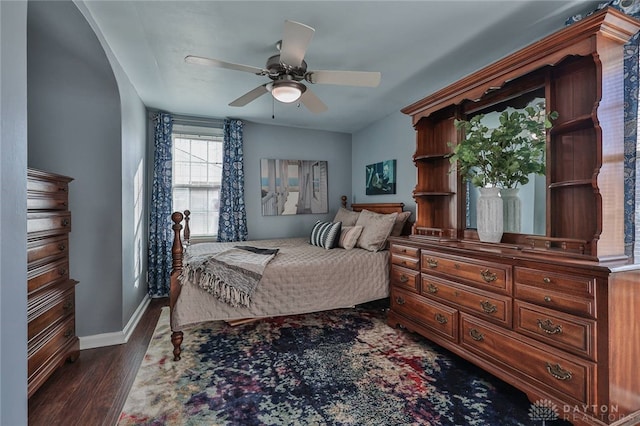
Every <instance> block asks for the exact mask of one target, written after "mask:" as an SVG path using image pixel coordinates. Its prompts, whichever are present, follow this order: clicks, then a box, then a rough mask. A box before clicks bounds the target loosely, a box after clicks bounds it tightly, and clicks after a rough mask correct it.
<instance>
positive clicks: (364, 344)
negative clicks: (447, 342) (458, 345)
mask: <svg viewBox="0 0 640 426" xmlns="http://www.w3.org/2000/svg"><path fill="white" fill-rule="evenodd" d="M169 334H170V330H169V325H168V310H167V308H165V309H163V313H162V316H161V317H160V320H159V322H158V326H157V328H156V330H155V332H154V335H153V338H152V340H151V343H150V345H149V349H148V351H147V354H146V355H145V359H144V361H143V363H142V366H141V367H140V370H139V372H138V375H137V376H136V379H135V382H134V385H133V388H132V389H131V392H130V394H129V397H128V399H127V401H126V403H125V406H124V409H123V411H122V414H121V416H120V421H119V425H121V426H124V425H243V426H246V425H434V426H435V425H478V426H479V425H490V426H496V425H534V424H538V425H540V424H542V422H539V421H536V422H534V421H532V420H531V418H530V408H531V404H530V402H529V401H528V400H527V399H526V397H525V396H524V394H522V393H521V392H519V391H517V390H515V389H514V388H512V387H511V386H509V385H507V384H505V383H504V382H501V381H500V380H498V379H496V378H494V377H492V376H491V375H489V374H487V373H485V372H483V371H482V370H480V369H478V368H476V367H475V366H473V365H471V364H470V363H468V362H466V361H464V360H462V359H460V358H459V357H457V356H455V355H453V354H451V353H450V352H448V351H446V350H444V349H442V348H440V347H438V346H436V345H433V344H431V343H429V342H428V341H427V340H425V339H423V338H421V337H420V336H417V335H415V334H411V333H408V332H406V331H402V330H397V329H393V328H390V327H389V326H387V324H386V322H385V318H384V312H383V311H382V310H380V309H379V308H378V309H376V308H357V309H341V310H334V311H328V312H321V313H315V314H308V315H298V316H289V317H280V318H271V319H265V320H261V321H256V322H253V323H249V324H245V325H242V326H237V327H231V326H229V325H227V324H226V323H223V322H215V323H208V324H205V325H203V326H200V327H197V328H194V329H192V330H189V331H187V332H185V340H184V345H183V353H182V360H181V361H178V362H174V361H173V360H172V346H171V342H170V338H169ZM547 424H551V423H550V422H547Z"/></svg>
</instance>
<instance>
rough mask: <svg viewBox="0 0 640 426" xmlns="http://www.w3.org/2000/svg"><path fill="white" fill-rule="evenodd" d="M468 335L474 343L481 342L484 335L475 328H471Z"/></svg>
mask: <svg viewBox="0 0 640 426" xmlns="http://www.w3.org/2000/svg"><path fill="white" fill-rule="evenodd" d="M469 335H470V336H471V338H472V339H473V340H475V341H476V342H482V341H483V340H484V334H482V333H480V332H479V331H478V330H476V329H475V328H472V329H471V330H469Z"/></svg>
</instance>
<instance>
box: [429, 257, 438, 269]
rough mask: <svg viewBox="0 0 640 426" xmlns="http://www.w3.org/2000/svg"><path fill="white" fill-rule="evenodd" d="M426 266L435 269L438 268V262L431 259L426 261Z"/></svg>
mask: <svg viewBox="0 0 640 426" xmlns="http://www.w3.org/2000/svg"><path fill="white" fill-rule="evenodd" d="M427 266H428V267H429V268H437V267H438V261H437V260H436V259H434V258H432V257H430V258H428V259H427Z"/></svg>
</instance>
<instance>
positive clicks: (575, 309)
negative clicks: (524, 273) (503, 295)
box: [515, 284, 596, 318]
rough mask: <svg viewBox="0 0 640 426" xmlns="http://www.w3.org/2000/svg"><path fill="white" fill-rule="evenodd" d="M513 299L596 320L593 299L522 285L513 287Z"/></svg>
mask: <svg viewBox="0 0 640 426" xmlns="http://www.w3.org/2000/svg"><path fill="white" fill-rule="evenodd" d="M515 297H516V298H517V299H520V300H524V301H527V302H531V303H535V304H536V305H540V306H544V307H547V308H549V309H555V310H558V311H562V312H567V313H570V314H575V315H580V316H586V317H590V318H596V307H595V301H594V300H593V299H585V298H581V297H575V296H572V295H570V294H563V293H557V292H555V291H551V290H546V289H543V288H540V287H532V286H528V285H524V284H516V285H515Z"/></svg>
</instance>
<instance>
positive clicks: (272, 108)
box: [271, 96, 276, 120]
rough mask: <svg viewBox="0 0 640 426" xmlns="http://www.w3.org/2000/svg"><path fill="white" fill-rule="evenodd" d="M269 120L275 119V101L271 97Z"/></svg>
mask: <svg viewBox="0 0 640 426" xmlns="http://www.w3.org/2000/svg"><path fill="white" fill-rule="evenodd" d="M271 119H272V120H275V119H276V101H275V99H274V97H273V96H272V97H271Z"/></svg>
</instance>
